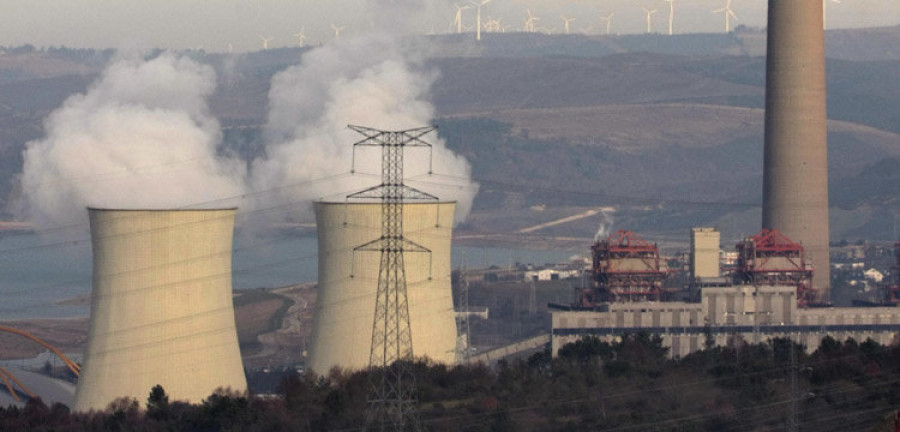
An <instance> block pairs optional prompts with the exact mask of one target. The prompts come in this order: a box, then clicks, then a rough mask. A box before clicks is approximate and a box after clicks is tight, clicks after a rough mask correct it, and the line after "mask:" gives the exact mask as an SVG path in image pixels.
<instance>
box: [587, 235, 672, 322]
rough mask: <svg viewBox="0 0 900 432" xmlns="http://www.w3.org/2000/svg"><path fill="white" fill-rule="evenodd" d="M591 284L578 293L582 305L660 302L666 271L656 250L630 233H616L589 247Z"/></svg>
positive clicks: (657, 249) (657, 248)
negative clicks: (591, 265)
mask: <svg viewBox="0 0 900 432" xmlns="http://www.w3.org/2000/svg"><path fill="white" fill-rule="evenodd" d="M591 256H592V259H593V267H592V269H593V270H592V274H591V276H592V277H591V280H592V284H591V286H590V287H589V288H586V289H584V290H583V291H582V293H581V306H582V307H585V308H590V307H596V306H599V305H601V304H604V303H606V302H621V301H659V300H661V299H662V295H663V289H662V283H663V280H665V278H666V275H667V272H668V270H667V269H666V266H665V263H662V262H660V257H659V247H657V246H656V245H655V244H650V243H648V242H646V241H644V240H643V239H641V238H640V237H638V236H637V235H635V234H634V233H632V232H631V231H616V232H615V233H613V235H611V236H610V237H609V238H608V239H601V240H600V241H598V242H596V243H594V245H593V246H591Z"/></svg>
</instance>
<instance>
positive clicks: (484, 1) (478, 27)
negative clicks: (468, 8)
mask: <svg viewBox="0 0 900 432" xmlns="http://www.w3.org/2000/svg"><path fill="white" fill-rule="evenodd" d="M490 1H491V0H481V2H475V1H470V2H469V3H472V4H473V5H475V7H477V8H478V13H477V14H476V18H475V40H481V7H482V6H484V5H486V4H488V3H490Z"/></svg>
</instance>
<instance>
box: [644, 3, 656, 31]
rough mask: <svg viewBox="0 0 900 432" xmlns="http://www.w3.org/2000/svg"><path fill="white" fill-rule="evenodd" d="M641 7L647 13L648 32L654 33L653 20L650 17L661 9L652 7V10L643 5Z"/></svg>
mask: <svg viewBox="0 0 900 432" xmlns="http://www.w3.org/2000/svg"><path fill="white" fill-rule="evenodd" d="M641 9H643V10H644V12H645V13H646V14H647V33H652V32H653V21H652V20H651V19H650V16H651V15H653V14H655V13H656V12H659V11H658V10H656V9H652V10H651V9H647V8H645V7H641Z"/></svg>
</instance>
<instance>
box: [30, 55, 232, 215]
mask: <svg viewBox="0 0 900 432" xmlns="http://www.w3.org/2000/svg"><path fill="white" fill-rule="evenodd" d="M214 87H215V73H214V72H213V70H212V68H210V67H208V66H203V65H200V64H198V63H196V62H194V61H191V60H189V59H186V58H180V57H176V56H174V55H171V54H167V53H164V54H162V55H160V56H158V57H156V58H154V59H151V60H149V61H144V60H141V59H127V58H123V59H119V60H116V61H114V62H112V63H111V64H110V66H109V67H108V68H107V69H106V70H105V71H104V72H103V74H102V76H101V77H100V78H99V79H98V80H97V81H96V82H95V83H93V84H92V85H91V86H90V88H89V89H88V90H87V92H86V93H84V94H77V95H74V96H72V97H70V98H69V99H68V100H66V101H65V103H64V104H63V105H62V106H61V107H60V108H58V109H57V110H56V111H54V112H53V113H51V114H50V115H49V117H48V118H47V119H46V120H45V122H44V130H45V134H46V136H45V137H44V138H43V139H40V140H36V141H31V142H29V143H28V144H27V145H26V149H25V151H24V155H23V156H24V167H23V175H22V188H23V196H24V201H25V203H24V204H25V206H24V211H25V212H26V215H27V216H29V217H30V218H31V220H32V221H33V222H34V223H36V224H38V226H41V227H48V226H54V225H57V226H58V225H62V224H71V223H82V222H84V221H85V220H86V212H85V207H86V206H91V207H112V208H149V209H161V208H179V207H185V206H192V207H197V206H198V205H199V206H202V205H203V204H202V203H207V202H209V203H211V204H210V206H222V205H227V204H223V202H221V201H217V202H214V201H216V200H221V199H225V198H228V197H235V196H239V195H240V194H242V193H243V190H244V186H243V185H244V179H245V177H246V172H245V171H246V170H245V165H244V164H243V163H241V162H240V161H237V160H235V159H231V158H227V157H220V156H217V146H218V143H219V142H220V141H221V132H220V127H219V124H218V122H217V121H216V120H215V118H213V117H212V116H211V115H210V113H209V109H208V106H207V103H206V98H207V97H208V96H209V95H210V93H212V91H213V90H214ZM213 202H214V203H213ZM231 205H233V203H231Z"/></svg>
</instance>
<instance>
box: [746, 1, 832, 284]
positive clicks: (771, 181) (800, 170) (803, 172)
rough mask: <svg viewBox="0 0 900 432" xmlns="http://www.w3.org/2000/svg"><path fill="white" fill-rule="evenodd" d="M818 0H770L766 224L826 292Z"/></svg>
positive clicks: (825, 153)
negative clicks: (796, 246)
mask: <svg viewBox="0 0 900 432" xmlns="http://www.w3.org/2000/svg"><path fill="white" fill-rule="evenodd" d="M822 13H823V6H822V2H820V1H796V0H791V1H785V0H769V24H768V54H767V57H766V138H765V139H766V143H765V161H764V163H765V166H764V168H763V209H762V211H763V215H762V226H763V228H770V229H776V230H778V231H781V232H782V233H784V234H785V235H787V236H788V237H790V238H791V239H792V240H793V241H796V242H799V243H800V244H802V245H803V248H804V250H805V252H806V257H807V259H808V261H810V262H812V265H813V268H814V269H815V276H814V278H813V289H814V290H815V291H816V297H817V300H819V301H823V300H828V298H829V286H830V282H831V280H830V279H831V278H830V268H829V265H830V262H829V256H828V238H829V237H828V236H829V234H828V135H827V132H828V130H827V125H826V120H827V113H826V110H825V33H824V30H823V29H822Z"/></svg>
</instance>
